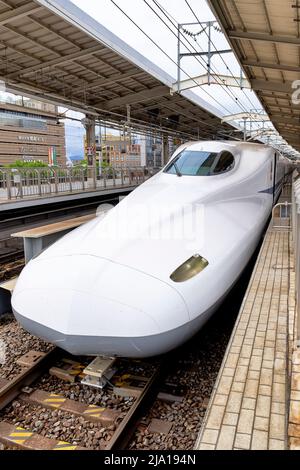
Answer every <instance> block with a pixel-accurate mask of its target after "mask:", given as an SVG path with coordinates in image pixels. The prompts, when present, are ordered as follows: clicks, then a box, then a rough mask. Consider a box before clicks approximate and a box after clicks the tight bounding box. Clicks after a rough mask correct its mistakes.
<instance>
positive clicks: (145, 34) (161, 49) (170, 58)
mask: <svg viewBox="0 0 300 470" xmlns="http://www.w3.org/2000/svg"><path fill="white" fill-rule="evenodd" d="M110 1H111V2H112V3H113V4H114V5H115V7H116V8H118V9H119V10H120V11H121V13H123V15H124V16H126V18H127V19H128V20H129V21H131V23H133V24H134V25H135V26H136V28H138V29H139V31H140V32H141V33H142V34H144V36H146V37H147V38H148V39H149V40H150V41H151V42H152V43H153V44H154V45H155V46H156V47H157V48H158V49H159V50H160V51H161V52H162V53H163V54H164V55H165V56H166V57H167V58H168V59H169V60H170V61H171V62H172V63H173V64H174V65H176V67H177V66H178V64H177V62H176V61H175V60H174V59H172V57H171V56H170V55H169V54H168V53H167V52H166V51H165V50H164V49H163V48H162V47H160V46H159V44H157V42H156V41H154V39H153V38H151V36H149V34H147V33H146V31H144V30H143V28H141V27H140V26H139V25H138V24H137V23H136V22H135V21H134V20H133V19H132V18H131V17H130V16H129V15H128V14H127V13H126V12H125V11H124V10H123V9H122V8H121V7H120V5H118V4H117V3H116V2H115V1H114V0H110ZM179 68H180V70H181V71H182V72H183V73H184V74H185V75H187V77H189V79H190V80H192V81H193V82H194V83H195V85H196V86H199V84H198V83H197V82H196V80H195V79H194V78H193V77H191V76H190V75H189V73H187V72H186V71H185V70H184V69H183V68H182V67H179ZM203 91H205V93H206V94H207V95H208V96H209V97H210V98H211V99H213V100H214V101H215V102H216V103H217V104H218V106H221V107H222V108H223V109H225V111H226V112H229V113H230V110H228V109H227V108H226V107H225V106H224V105H223V104H222V103H220V102H219V101H218V100H217V99H216V98H215V97H213V96H212V95H210V93H208V92H207V91H206V90H203Z"/></svg>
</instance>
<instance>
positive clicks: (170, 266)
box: [12, 141, 289, 358]
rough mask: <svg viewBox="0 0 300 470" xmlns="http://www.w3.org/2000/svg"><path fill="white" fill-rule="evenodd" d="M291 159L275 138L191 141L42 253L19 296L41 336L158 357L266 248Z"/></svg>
mask: <svg viewBox="0 0 300 470" xmlns="http://www.w3.org/2000/svg"><path fill="white" fill-rule="evenodd" d="M288 162H289V161H288V160H287V159H285V158H284V157H282V156H281V155H280V154H279V153H278V152H277V151H276V150H274V149H273V148H271V147H268V146H265V145H259V144H251V143H241V142H230V141H226V142H225V141H224V142H220V141H211V142H204V141H202V142H196V143H195V142H193V143H188V144H185V145H183V146H182V147H180V148H179V149H178V150H177V151H176V152H175V154H174V155H173V156H172V158H171V160H170V161H169V162H168V164H167V165H166V166H165V168H163V169H162V170H161V171H160V172H159V173H158V174H156V175H155V176H154V177H152V178H151V179H149V180H148V181H146V182H145V183H144V184H142V185H141V186H139V187H138V188H137V189H136V190H135V191H133V192H132V193H131V194H130V195H129V196H128V197H126V198H125V199H124V200H122V201H121V202H120V203H119V204H118V205H117V206H116V207H114V208H113V209H111V210H110V211H107V212H102V213H101V215H100V216H99V217H96V218H95V219H94V220H92V221H90V222H89V223H87V224H85V225H83V226H81V227H80V228H78V229H76V230H74V231H72V232H70V233H69V234H67V235H65V236H64V237H63V238H61V239H60V240H59V241H58V242H56V243H55V244H53V245H52V246H50V247H49V248H47V249H46V250H45V251H44V252H42V253H41V254H40V255H39V256H38V257H36V258H35V259H33V260H31V261H30V262H29V263H28V264H27V266H26V267H25V268H24V270H23V271H22V273H21V275H20V277H19V280H18V282H17V285H16V288H15V290H14V293H13V297H12V306H13V311H14V314H15V317H16V318H17V320H18V321H19V322H20V323H21V325H23V327H24V328H25V329H26V330H28V331H29V332H31V333H32V334H34V335H36V336H38V337H41V338H43V339H45V340H47V341H49V342H51V343H54V344H55V345H57V346H59V347H61V348H63V349H65V350H67V351H69V352H71V353H73V354H76V355H105V356H126V357H137V358H138V357H149V356H155V355H159V354H162V353H165V352H167V351H170V350H172V349H173V348H175V347H177V346H179V345H180V344H182V343H184V342H185V341H186V340H188V339H189V338H190V337H192V336H193V335H194V334H195V333H196V332H197V331H198V330H199V329H200V328H201V327H202V325H203V324H204V323H205V322H206V321H207V320H208V319H209V318H210V317H211V315H212V314H213V313H214V312H215V311H216V309H217V308H218V307H219V306H220V304H221V302H222V301H223V299H224V298H225V296H226V295H227V294H228V292H229V291H230V289H231V288H232V287H233V285H234V284H235V283H236V281H237V280H238V278H239V276H240V275H241V273H242V271H243V270H244V268H245V267H246V265H247V263H248V261H249V259H250V257H251V255H252V254H253V252H254V251H255V248H256V247H257V245H258V243H259V240H260V238H261V235H262V232H263V230H264V228H265V226H266V223H267V222H268V219H269V217H270V214H271V211H272V207H273V205H274V203H275V202H276V201H277V199H278V197H279V195H280V192H281V189H282V184H283V180H284V177H285V175H286V174H287V172H288V171H289V163H288Z"/></svg>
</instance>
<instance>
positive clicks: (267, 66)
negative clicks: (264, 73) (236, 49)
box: [242, 60, 300, 72]
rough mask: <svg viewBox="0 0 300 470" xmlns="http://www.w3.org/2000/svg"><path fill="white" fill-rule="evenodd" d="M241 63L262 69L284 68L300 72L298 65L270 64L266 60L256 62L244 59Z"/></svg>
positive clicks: (288, 70)
mask: <svg viewBox="0 0 300 470" xmlns="http://www.w3.org/2000/svg"><path fill="white" fill-rule="evenodd" d="M242 65H244V66H246V67H259V68H263V69H274V70H285V71H287V72H300V67H299V65H287V64H274V63H273V64H270V63H267V62H256V61H251V60H244V61H243V62H242Z"/></svg>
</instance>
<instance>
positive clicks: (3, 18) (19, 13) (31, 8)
mask: <svg viewBox="0 0 300 470" xmlns="http://www.w3.org/2000/svg"><path fill="white" fill-rule="evenodd" d="M42 8H43V7H41V6H37V4H36V3H33V2H30V3H25V5H21V6H19V7H17V8H14V9H13V10H9V11H5V12H4V13H1V14H0V25H4V24H7V23H9V22H10V21H15V20H18V19H20V18H23V17H24V16H28V15H30V14H32V13H36V12H37V11H40V10H41V9H42Z"/></svg>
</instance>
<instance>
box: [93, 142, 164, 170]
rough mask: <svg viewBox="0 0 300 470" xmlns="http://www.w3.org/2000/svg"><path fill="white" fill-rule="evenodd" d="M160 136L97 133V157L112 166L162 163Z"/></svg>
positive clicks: (151, 165)
mask: <svg viewBox="0 0 300 470" xmlns="http://www.w3.org/2000/svg"><path fill="white" fill-rule="evenodd" d="M161 142H162V141H161V138H159V137H157V138H156V137H149V136H136V135H134V134H133V135H132V136H131V140H130V137H129V136H125V137H123V136H122V137H120V136H118V135H113V134H107V135H105V136H103V135H102V136H100V135H96V154H97V159H98V160H99V159H100V158H102V161H103V162H106V163H109V164H110V165H112V166H120V165H127V166H148V167H153V166H157V167H160V166H161V165H162V143H161Z"/></svg>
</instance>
